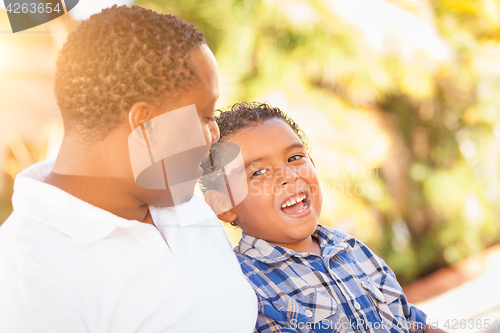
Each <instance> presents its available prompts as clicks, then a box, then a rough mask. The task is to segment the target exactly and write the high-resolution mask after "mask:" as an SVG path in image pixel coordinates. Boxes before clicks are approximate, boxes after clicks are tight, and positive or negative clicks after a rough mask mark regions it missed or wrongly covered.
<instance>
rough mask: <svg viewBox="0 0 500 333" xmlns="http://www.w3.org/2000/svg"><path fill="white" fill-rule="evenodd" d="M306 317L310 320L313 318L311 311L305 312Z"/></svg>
mask: <svg viewBox="0 0 500 333" xmlns="http://www.w3.org/2000/svg"><path fill="white" fill-rule="evenodd" d="M306 316H308V317H309V318H311V317H312V316H313V313H312V311H311V310H306Z"/></svg>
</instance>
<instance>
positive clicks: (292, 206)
mask: <svg viewBox="0 0 500 333" xmlns="http://www.w3.org/2000/svg"><path fill="white" fill-rule="evenodd" d="M308 199H309V198H308V195H307V194H306V193H305V192H301V193H299V194H295V195H292V196H291V197H289V198H288V199H286V200H285V202H284V203H283V204H282V205H281V210H282V211H283V213H285V214H287V215H294V214H300V213H302V212H304V211H305V210H306V209H307V208H308V207H309V200H308Z"/></svg>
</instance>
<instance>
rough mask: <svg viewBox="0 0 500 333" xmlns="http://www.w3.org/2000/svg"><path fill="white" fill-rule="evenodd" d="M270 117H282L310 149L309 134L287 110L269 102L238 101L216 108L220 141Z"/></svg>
mask: <svg viewBox="0 0 500 333" xmlns="http://www.w3.org/2000/svg"><path fill="white" fill-rule="evenodd" d="M270 119H281V120H283V121H284V122H286V123H287V124H288V125H289V126H290V127H291V128H292V129H293V131H294V132H295V134H297V136H298V137H299V139H300V141H301V142H302V143H303V144H304V146H305V147H306V149H307V150H309V148H308V145H307V144H308V139H307V136H306V134H305V133H304V132H303V131H302V130H301V129H300V128H299V125H297V123H296V122H295V121H293V119H292V118H290V116H288V115H287V114H286V113H285V112H283V111H281V110H280V109H279V108H277V107H273V106H271V104H269V103H259V102H252V103H248V102H243V103H236V104H234V105H233V106H231V107H229V108H227V109H218V110H216V121H217V125H219V130H220V139H219V141H225V140H227V139H228V138H229V137H231V136H232V135H234V134H236V133H237V132H238V131H240V130H242V129H244V128H246V127H249V126H255V125H257V124H262V123H263V122H265V121H266V120H270Z"/></svg>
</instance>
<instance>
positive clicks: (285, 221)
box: [202, 103, 426, 332]
mask: <svg viewBox="0 0 500 333" xmlns="http://www.w3.org/2000/svg"><path fill="white" fill-rule="evenodd" d="M217 123H218V125H219V128H220V140H221V141H223V142H230V143H233V144H237V145H238V146H239V147H240V149H241V153H242V155H243V160H244V165H245V173H246V176H247V182H248V195H247V197H246V198H245V199H244V200H243V201H242V202H241V203H240V204H236V205H233V207H232V208H231V205H229V204H228V198H227V196H224V195H222V194H221V192H220V191H217V190H208V191H207V188H209V187H211V188H214V187H213V186H212V184H209V181H208V180H204V183H202V185H203V186H204V189H205V191H206V195H205V200H206V201H207V203H209V205H210V206H211V207H212V209H214V211H215V213H216V214H217V215H218V217H219V219H221V220H223V221H226V222H230V223H231V224H233V225H237V226H239V227H240V228H241V229H242V231H243V237H242V239H241V240H240V242H239V246H238V247H236V248H235V252H236V254H237V257H238V260H239V262H240V266H241V269H242V271H243V272H244V274H245V276H246V278H247V280H248V281H249V283H250V284H251V285H252V286H253V288H254V290H255V292H256V294H257V297H258V299H259V317H258V319H257V326H256V330H257V331H258V332H297V331H299V332H311V331H313V332H352V331H356V332H423V331H425V330H426V324H425V321H426V315H425V314H424V313H422V312H421V311H420V310H418V309H417V308H415V307H413V306H412V305H411V304H408V302H407V300H406V297H405V295H404V294H403V291H402V289H401V287H400V285H399V283H398V282H397V280H396V277H395V275H394V273H393V272H392V271H391V270H390V269H389V267H387V265H386V264H385V263H384V261H383V260H382V259H380V258H379V257H377V256H376V255H375V254H374V253H373V252H372V251H371V250H370V249H368V248H367V247H366V246H365V245H363V244H362V243H361V242H359V241H358V240H356V239H354V238H353V237H352V236H349V235H347V234H345V233H342V232H340V231H338V230H334V229H331V228H328V227H323V226H321V225H318V224H317V223H318V220H319V216H320V213H321V205H322V196H321V189H320V185H319V180H318V177H317V174H316V171H315V167H314V163H313V161H312V159H311V158H310V156H309V154H308V150H307V147H306V137H305V135H304V133H303V132H302V131H301V130H300V129H299V127H298V126H297V124H296V123H295V122H294V121H293V120H292V119H290V118H289V117H288V116H287V115H286V114H285V113H283V112H282V111H280V110H279V109H278V108H273V107H271V106H270V105H268V104H258V103H254V104H246V103H242V104H236V105H234V106H233V107H232V109H231V110H228V111H226V112H221V113H220V115H219V116H218V117H217ZM217 160H218V159H215V161H214V162H213V165H212V167H215V168H216V167H218V165H217ZM215 188H216V187H215ZM229 193H231V191H229Z"/></svg>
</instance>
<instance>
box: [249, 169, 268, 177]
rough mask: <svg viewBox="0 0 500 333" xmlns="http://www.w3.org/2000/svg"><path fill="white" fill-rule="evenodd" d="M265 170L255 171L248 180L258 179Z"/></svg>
mask: <svg viewBox="0 0 500 333" xmlns="http://www.w3.org/2000/svg"><path fill="white" fill-rule="evenodd" d="M266 171H267V170H266V169H259V170H257V171H254V172H253V173H252V174H251V175H250V178H255V177H258V176H260V175H262V174H264V172H266Z"/></svg>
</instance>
